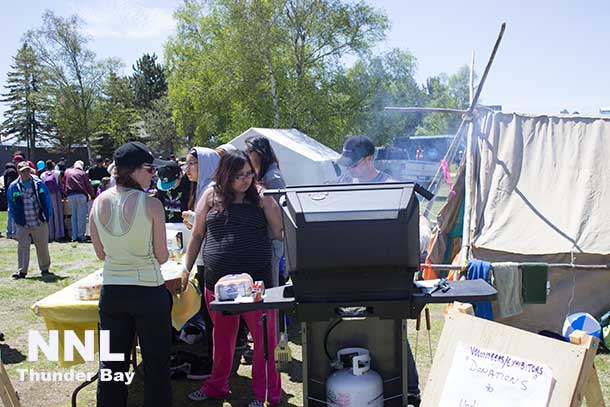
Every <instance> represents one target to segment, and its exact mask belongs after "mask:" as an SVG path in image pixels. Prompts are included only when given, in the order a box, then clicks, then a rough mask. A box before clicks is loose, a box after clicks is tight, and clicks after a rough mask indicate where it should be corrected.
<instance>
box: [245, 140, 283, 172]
mask: <svg viewBox="0 0 610 407" xmlns="http://www.w3.org/2000/svg"><path fill="white" fill-rule="evenodd" d="M246 152H247V153H250V152H254V153H256V154H258V156H259V157H260V159H261V168H260V170H259V173H258V174H257V176H258V179H259V180H262V179H263V177H264V176H265V174H266V173H267V171H268V170H269V166H271V164H274V163H275V164H277V165H278V167H279V163H278V161H277V157H276V155H275V151H273V147H271V144H270V143H269V139H267V138H266V137H263V136H258V137H250V138H247V139H246ZM253 168H254V167H253Z"/></svg>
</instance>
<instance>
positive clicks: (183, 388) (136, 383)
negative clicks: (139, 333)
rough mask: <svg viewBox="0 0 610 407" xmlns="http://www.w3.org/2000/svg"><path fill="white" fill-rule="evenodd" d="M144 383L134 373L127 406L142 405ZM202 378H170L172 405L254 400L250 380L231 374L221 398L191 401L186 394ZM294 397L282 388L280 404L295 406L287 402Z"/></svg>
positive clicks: (216, 405)
mask: <svg viewBox="0 0 610 407" xmlns="http://www.w3.org/2000/svg"><path fill="white" fill-rule="evenodd" d="M144 383H145V378H144V377H143V376H140V375H136V376H135V378H134V380H133V382H132V383H131V385H130V386H129V401H128V404H127V405H128V406H129V407H136V406H137V407H139V406H142V403H143V400H144ZM202 383H203V381H202V380H188V379H178V380H172V383H171V386H172V405H174V406H181V407H195V406H201V405H205V406H206V407H223V406H225V405H226V404H225V403H228V404H230V405H231V406H232V407H246V406H247V405H248V404H249V403H250V402H251V401H252V400H254V393H253V392H252V380H251V379H250V378H249V377H246V376H241V375H237V374H232V375H231V377H230V378H229V385H230V386H231V394H230V395H229V396H228V397H227V398H225V399H222V400H206V401H205V404H202V403H201V402H200V401H192V400H190V399H189V398H188V395H189V394H190V393H191V392H193V391H195V390H198V389H200V388H201V385H202ZM291 397H294V394H289V393H286V391H284V390H283V389H282V398H281V402H280V405H281V406H286V407H297V406H296V405H295V404H293V403H291V402H288V399H289V398H291Z"/></svg>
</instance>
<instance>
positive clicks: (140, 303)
mask: <svg viewBox="0 0 610 407" xmlns="http://www.w3.org/2000/svg"><path fill="white" fill-rule="evenodd" d="M245 145H246V148H245V150H243V151H242V150H238V149H237V148H235V147H234V146H232V145H230V144H225V145H221V146H219V147H218V148H216V149H210V148H204V147H194V148H192V149H190V150H189V151H188V154H187V155H186V157H185V159H184V160H183V162H182V163H181V162H179V161H178V160H176V158H175V157H173V156H172V157H169V159H168V160H160V159H155V158H154V155H153V153H152V152H151V151H150V149H149V148H148V147H147V146H146V145H144V144H142V143H140V142H129V143H126V144H124V145H123V146H121V147H120V148H118V149H117V150H116V151H115V153H114V157H113V159H114V160H113V162H110V160H102V159H101V158H98V160H96V163H95V166H93V167H91V168H90V169H89V171H88V172H85V171H84V164H83V162H82V161H76V162H75V163H73V165H72V167H70V168H66V167H65V162H63V163H61V161H60V163H58V164H57V165H55V164H54V163H53V162H51V161H47V162H46V163H43V164H44V166H43V167H41V168H40V169H39V170H40V171H41V173H38V174H39V175H36V174H37V172H36V171H37V168H34V166H33V164H32V163H29V162H28V161H27V160H25V158H23V157H17V155H16V159H17V160H16V161H17V163H16V165H15V172H16V174H17V177H16V178H15V179H13V180H12V181H10V182H9V185H10V186H9V187H8V201H9V218H10V219H11V222H12V224H13V225H14V226H13V227H14V228H15V229H14V232H13V233H7V234H8V235H9V236H12V237H14V238H16V239H17V241H18V242H19V244H18V247H19V249H18V256H19V264H18V270H17V273H16V274H15V275H14V277H15V278H24V277H25V276H26V273H27V270H28V261H29V245H30V242H34V244H35V246H36V252H37V256H38V263H39V267H40V270H41V272H42V273H43V275H44V274H47V273H49V267H50V258H49V252H48V242H49V241H52V240H57V239H59V238H61V237H60V236H61V235H62V233H63V231H64V228H63V222H61V220H63V214H62V212H61V211H62V204H61V202H62V200H67V205H68V207H69V208H70V211H71V215H72V220H71V229H72V232H71V238H72V240H73V241H75V242H81V241H84V239H85V222H86V218H87V216H88V217H89V225H90V234H91V242H92V244H93V248H94V251H95V253H96V255H97V257H98V258H99V259H100V260H102V261H103V262H104V266H103V286H102V289H101V294H100V300H99V316H100V329H102V330H109V331H110V333H111V335H110V352H112V353H122V354H124V355H125V358H124V361H100V368H103V369H109V370H111V371H112V372H126V371H128V369H129V366H128V361H129V354H130V350H131V349H132V346H133V340H134V337H135V336H136V334H137V337H138V338H139V341H140V346H141V351H142V357H143V360H144V369H145V375H146V380H145V390H144V405H145V406H146V407H152V406H169V405H170V404H171V383H170V347H171V335H172V333H171V329H172V328H171V321H170V319H171V318H170V312H171V307H172V296H171V293H169V292H168V290H167V289H166V287H165V285H164V281H163V277H162V275H161V271H160V265H161V264H163V263H165V262H166V261H167V260H168V258H169V253H168V249H167V242H166V229H165V223H166V222H183V223H184V224H185V225H186V227H187V228H189V229H191V237H190V240H189V242H188V246H187V248H186V254H185V258H184V261H183V270H182V276H181V284H180V286H181V289H182V290H186V288H187V285H188V284H189V281H190V280H192V279H194V280H197V281H198V283H199V284H198V285H199V287H200V288H201V291H202V306H201V309H200V313H201V315H202V317H203V319H204V321H205V324H206V333H207V335H208V341H207V342H208V349H209V352H208V355H207V359H208V360H209V367H210V369H209V371H208V372H206V374H205V375H203V376H202V377H205V380H204V382H203V383H202V385H201V387H200V388H199V389H196V390H195V391H193V392H191V393H190V394H189V395H188V398H190V399H191V400H195V401H201V400H209V399H212V400H213V399H223V398H225V397H226V396H228V395H229V393H230V391H231V389H230V385H229V377H230V375H231V371H232V364H233V357H234V352H235V349H236V346H239V344H240V342H244V341H246V336H247V334H248V331H249V332H250V335H251V338H252V340H253V355H252V387H253V392H254V396H255V399H254V400H252V402H251V403H250V404H249V407H259V406H263V405H264V403H265V401H268V402H269V404H270V405H278V404H279V403H280V398H281V378H280V374H279V373H278V372H277V370H276V369H275V361H274V357H273V355H274V348H275V346H276V344H277V327H276V322H277V315H276V311H275V310H261V311H252V312H246V313H242V314H240V315H224V314H222V313H221V312H216V311H213V310H212V309H211V307H210V303H211V302H212V301H214V299H215V296H214V286H215V284H216V283H217V282H218V281H219V279H221V278H222V277H224V276H227V275H233V274H241V273H247V274H249V275H250V276H251V277H252V279H253V280H255V281H259V280H260V281H263V282H264V284H265V287H274V286H277V285H278V284H282V283H283V277H284V276H282V275H281V274H280V261H281V258H282V256H283V247H284V245H283V228H282V219H281V210H280V208H279V205H278V201H277V197H273V196H271V195H264V194H263V192H264V191H265V190H269V189H281V188H284V187H285V182H284V179H283V177H282V174H281V171H280V166H279V163H278V159H277V157H276V155H275V153H274V151H273V149H272V147H271V144H270V142H269V140H268V139H266V138H264V137H255V138H251V139H248V140H247V141H246V144H245ZM373 153H374V145H373V143H372V142H371V141H370V140H369V139H368V138H366V137H352V138H350V139H348V140H347V142H346V143H345V146H344V149H343V152H342V156H341V158H340V159H339V164H341V165H343V166H345V168H346V169H347V171H346V173H345V175H343V177H342V178H339V179H338V180H336V182H386V181H391V179H390V178H389V177H388V176H387V174H385V173H382V172H380V171H378V170H377V169H376V168H375V167H374V160H373ZM14 161H15V160H14ZM62 166H63V168H62ZM5 176H6V173H5ZM92 180H95V181H97V180H99V183H97V184H96V185H95V186H94V185H93V183H92ZM96 189H97V190H96ZM89 201H92V204H91V210H90V213H89V214H88V213H87V212H88V211H87V208H88V202H89ZM7 232H9V230H7ZM194 266H197V267H194ZM191 270H192V272H191ZM264 315H266V320H267V321H268V326H267V329H268V331H267V332H268V349H267V351H268V355H269V358H268V360H265V358H264V349H263V342H264V341H263V328H262V325H261V322H260V321H261V319H262V318H263V316H264ZM409 356H410V358H409V359H410V360H409V376H410V377H409V385H410V386H409V387H410V388H409V392H410V393H412V394H413V395H415V396H417V394H418V393H419V389H418V383H417V382H418V381H417V371H416V370H415V365H414V363H413V362H412V360H413V358H412V355H411V354H410V349H409ZM126 405H127V386H126V384H125V383H122V382H114V381H109V382H100V383H99V384H98V391H97V406H98V407H100V406H112V407H117V406H126Z"/></svg>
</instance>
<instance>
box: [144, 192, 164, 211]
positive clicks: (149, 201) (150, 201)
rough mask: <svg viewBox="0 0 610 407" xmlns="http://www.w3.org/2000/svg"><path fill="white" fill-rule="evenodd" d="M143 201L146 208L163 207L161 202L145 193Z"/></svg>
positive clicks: (155, 208)
mask: <svg viewBox="0 0 610 407" xmlns="http://www.w3.org/2000/svg"><path fill="white" fill-rule="evenodd" d="M144 203H145V204H146V208H147V209H152V210H157V209H163V203H162V202H161V201H160V200H158V199H157V198H155V197H154V196H148V195H146V197H145V198H144Z"/></svg>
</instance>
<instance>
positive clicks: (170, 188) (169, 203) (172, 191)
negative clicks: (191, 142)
mask: <svg viewBox="0 0 610 407" xmlns="http://www.w3.org/2000/svg"><path fill="white" fill-rule="evenodd" d="M157 176H158V177H159V179H158V181H157V198H158V199H159V200H160V201H161V202H162V203H163V207H164V208H165V221H166V222H169V223H182V212H184V211H187V210H188V204H189V198H190V192H191V183H190V181H189V180H188V178H187V177H185V176H184V175H183V174H182V169H181V168H180V164H178V163H177V162H176V161H173V160H169V161H162V162H159V165H158V166H157Z"/></svg>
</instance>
